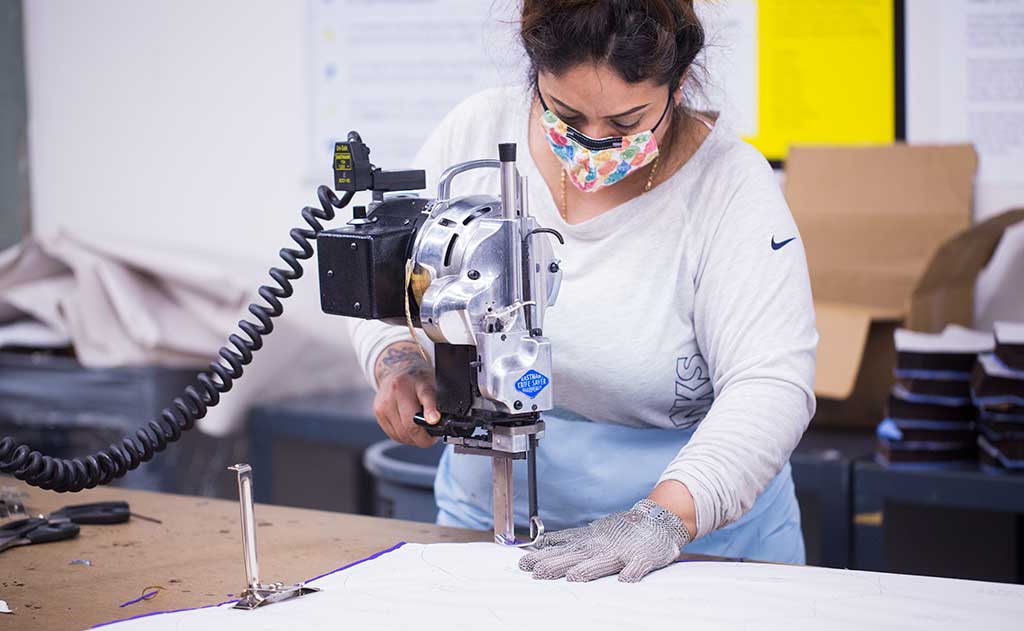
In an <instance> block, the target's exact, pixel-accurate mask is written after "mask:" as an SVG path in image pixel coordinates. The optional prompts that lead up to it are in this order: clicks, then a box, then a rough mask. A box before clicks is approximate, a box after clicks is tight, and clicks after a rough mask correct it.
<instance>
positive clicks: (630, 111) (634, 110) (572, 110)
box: [551, 95, 651, 119]
mask: <svg viewBox="0 0 1024 631" xmlns="http://www.w3.org/2000/svg"><path fill="white" fill-rule="evenodd" d="M551 100H552V101H554V103H555V104H556V105H558V106H559V107H561V108H562V109H564V110H567V111H568V112H569V113H570V114H579V115H582V114H583V112H581V111H579V110H577V109H575V108H573V107H571V106H569V105H566V104H565V103H563V102H562V101H560V100H558V99H557V98H556V97H555V96H554V95H552V96H551ZM650 106H651V104H650V103H645V104H643V105H637V106H636V107H633V108H630V109H628V110H626V111H625V112H619V113H618V114H612V115H611V116H605V117H604V118H605V119H612V118H622V117H623V116H629V115H630V114H636V113H637V112H639V111H640V110H643V109H646V108H648V107H650Z"/></svg>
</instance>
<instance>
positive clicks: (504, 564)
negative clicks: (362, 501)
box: [111, 543, 1024, 631]
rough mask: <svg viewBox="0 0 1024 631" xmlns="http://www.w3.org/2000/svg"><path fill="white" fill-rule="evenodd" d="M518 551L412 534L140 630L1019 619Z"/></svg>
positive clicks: (819, 578) (936, 593)
mask: <svg viewBox="0 0 1024 631" xmlns="http://www.w3.org/2000/svg"><path fill="white" fill-rule="evenodd" d="M521 554H522V551H520V550H517V549H510V548H505V547H500V546H497V545H494V544H490V543H468V544H433V545H419V544H406V545H402V546H400V547H398V548H397V549H392V550H391V551H390V552H386V553H384V554H381V555H379V556H377V557H376V558H371V559H370V560H368V561H367V562H365V563H360V564H356V565H354V566H351V567H349V568H348V569H343V570H341V571H338V572H335V573H333V574H328V575H327V576H325V577H323V578H321V579H318V580H315V581H313V582H312V585H314V586H315V587H319V588H321V590H322V591H321V592H319V593H316V594H313V595H310V596H304V597H302V598H299V599H296V600H291V601H285V602H282V603H277V604H274V605H271V606H269V607H266V608H264V609H259V610H255V611H240V610H235V609H231V605H230V604H225V605H221V606H219V607H212V608H206V609H197V610H192V611H185V612H177V613H167V614H161V615H150V616H148V617H144V618H139V619H136V620H130V621H127V622H123V623H120V624H116V625H114V626H113V627H111V628H112V629H113V630H117V631H122V630H124V631H127V630H130V629H139V630H147V631H150V630H151V631H156V630H160V629H217V630H218V631H220V630H223V631H229V630H232V629H238V630H239V631H260V630H264V629H265V630H268V631H269V630H271V629H359V630H360V631H364V630H367V629H417V630H422V631H430V630H432V629H437V630H439V631H457V630H460V629H466V630H470V629H473V630H479V629H493V630H505V629H507V630H509V631H522V630H523V629H558V630H560V631H568V630H570V629H587V630H588V631H603V630H605V629H609V630H611V629H616V630H618V629H669V628H673V629H678V628H692V629H702V630H706V631H717V630H732V629H736V630H740V629H743V630H746V629H780V630H782V629H784V630H785V631H799V630H801V629H808V630H810V629H813V630H815V631H819V630H821V629H844V630H847V631H856V630H860V629H863V630H864V631H877V630H878V629H893V628H900V629H920V630H921V631H944V630H946V629H966V628H977V629H985V631H997V630H1000V629H1019V628H1020V626H1019V623H1020V619H1021V616H1022V615H1024V586H1022V585H1008V584H1006V585H1004V584H997V583H983V582H977V581H961V580H952V579H940V578H928V577H918V576H905V575H900V574H881V573H873V572H855V571H850V570H831V569H824V568H813V567H804V566H791V565H771V564H760V563H730V562H708V561H692V562H683V563H676V564H674V565H672V566H670V567H668V568H665V569H663V570H660V571H658V572H655V573H654V574H651V575H649V576H648V577H646V578H644V579H643V581H641V582H640V583H637V584H626V583H620V582H618V580H616V579H615V578H614V577H610V578H604V579H601V580H598V581H595V582H592V583H568V582H566V581H565V580H558V581H535V580H533V579H532V578H530V576H529V574H526V573H524V572H521V571H520V570H519V569H518V568H517V566H516V564H517V561H518V559H519V557H520V555H521Z"/></svg>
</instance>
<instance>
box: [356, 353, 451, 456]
mask: <svg viewBox="0 0 1024 631" xmlns="http://www.w3.org/2000/svg"><path fill="white" fill-rule="evenodd" d="M374 374H375V375H376V377H377V396H376V397H375V398H374V400H373V413H374V415H375V416H376V417H377V423H378V424H379V425H380V427H381V429H383V430H384V433H385V434H387V435H388V437H389V438H391V440H394V441H396V442H399V443H404V444H406V445H416V446H417V447H430V446H431V445H433V444H434V441H435V440H436V439H435V438H434V437H433V436H431V435H430V434H428V433H427V432H426V430H424V429H423V428H422V427H420V426H418V425H416V424H415V423H414V422H413V420H412V417H413V415H415V414H417V413H419V411H420V410H421V409H422V410H423V417H424V418H425V419H427V422H428V423H431V424H434V423H437V422H438V421H440V420H441V413H440V412H439V411H438V409H437V387H436V385H435V383H434V370H433V368H432V367H431V366H430V364H428V363H427V362H426V361H424V359H423V357H422V356H421V355H420V352H419V348H418V346H417V345H416V343H415V342H404V341H403V342H395V343H394V344H391V345H390V346H388V347H387V348H385V349H384V352H383V353H381V354H380V357H378V358H377V363H376V365H375V366H374Z"/></svg>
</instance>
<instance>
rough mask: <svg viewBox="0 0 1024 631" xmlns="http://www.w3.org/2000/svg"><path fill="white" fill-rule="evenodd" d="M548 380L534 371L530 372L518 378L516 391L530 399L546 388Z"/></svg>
mask: <svg viewBox="0 0 1024 631" xmlns="http://www.w3.org/2000/svg"><path fill="white" fill-rule="evenodd" d="M548 383H549V381H548V378H547V377H545V376H544V375H542V374H540V373H539V372H537V371H536V370H531V371H529V372H527V373H526V374H525V375H523V376H522V377H520V378H519V381H517V382H516V390H518V391H520V392H522V393H523V394H525V395H526V396H528V397H530V398H531V399H532V398H534V397H535V396H537V395H538V394H540V391H541V390H543V389H544V388H546V387H547V385H548Z"/></svg>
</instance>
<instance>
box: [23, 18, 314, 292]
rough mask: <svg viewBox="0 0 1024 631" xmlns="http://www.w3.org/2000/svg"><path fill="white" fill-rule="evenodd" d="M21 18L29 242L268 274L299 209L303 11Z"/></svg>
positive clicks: (308, 196) (307, 196)
mask: <svg viewBox="0 0 1024 631" xmlns="http://www.w3.org/2000/svg"><path fill="white" fill-rule="evenodd" d="M24 7H25V46H26V64H27V80H28V94H29V110H30V121H29V130H30V131H29V134H30V143H29V147H30V151H31V162H32V172H31V178H32V198H33V212H34V221H35V231H36V232H37V233H42V234H48V233H52V232H53V231H56V230H59V229H65V230H69V231H74V232H81V233H83V234H85V235H96V236H102V237H104V238H107V239H115V240H129V241H132V242H135V243H138V244H141V245H147V244H148V245H153V246H155V247H167V248H175V249H180V250H181V251H184V252H189V253H192V254H193V255H194V256H197V257H204V258H207V257H209V258H210V259H211V260H225V261H227V260H232V259H240V260H238V261H237V262H236V264H237V265H238V266H239V270H240V271H242V272H245V273H251V272H252V271H253V270H252V266H253V264H254V263H255V264H259V266H260V267H262V266H263V265H262V264H265V263H269V262H270V261H271V258H270V257H272V256H273V253H274V252H276V250H277V248H278V247H280V246H281V245H283V244H284V243H285V242H286V240H287V229H288V227H289V226H291V225H292V224H293V223H295V222H296V220H297V217H298V210H299V209H300V208H301V206H302V205H303V204H307V203H310V202H313V201H314V196H313V190H312V188H311V187H310V186H309V185H308V184H306V183H304V182H303V166H304V164H303V158H304V156H305V149H306V143H305V139H306V106H305V65H304V63H305V52H306V50H305V20H304V16H305V5H304V3H303V2H301V1H297V0H289V1H280V0H217V1H216V2H204V1H201V0H175V1H174V2H167V1H141V2H140V1H137V0H85V1H79V0H32V1H31V2H26V3H24Z"/></svg>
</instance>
